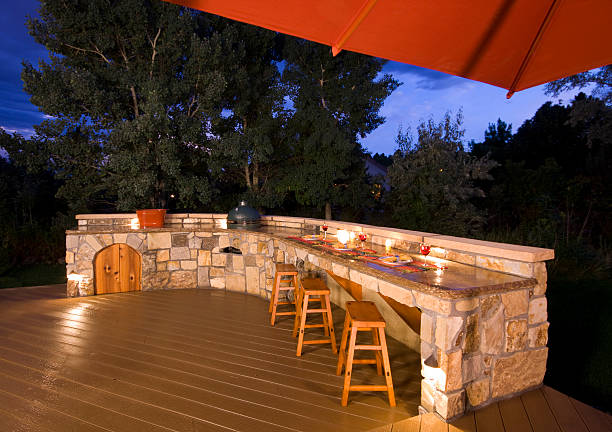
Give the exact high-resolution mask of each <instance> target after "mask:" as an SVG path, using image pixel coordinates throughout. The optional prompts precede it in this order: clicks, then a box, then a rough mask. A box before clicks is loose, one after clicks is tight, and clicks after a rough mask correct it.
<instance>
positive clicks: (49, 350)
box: [0, 285, 612, 432]
mask: <svg viewBox="0 0 612 432" xmlns="http://www.w3.org/2000/svg"><path fill="white" fill-rule="evenodd" d="M267 306H268V302H267V301H265V300H263V299H260V298H257V297H253V296H248V295H242V294H236V293H226V292H223V291H216V290H177V291H156V292H133V293H122V294H112V295H103V296H93V297H85V298H72V299H68V298H65V286H63V285H57V286H50V287H38V288H19V289H4V290H0V430H2V431H5V430H6V431H16V432H26V431H28V432H29V431H41V432H55V431H62V432H63V431H78V432H81V431H84V432H101V431H117V432H123V431H130V432H131V431H135V432H138V431H153V432H156V431H214V432H217V431H255V432H258V431H262V432H264V431H265V432H268V431H269V432H283V431H298V432H299V431H317V432H318V431H320V432H336V431H338V432H342V431H347V432H348V431H354V432H358V431H371V432H487V431H489V432H514V431H520V432H522V431H527V432H528V431H534V432H538V431H551V432H556V431H558V432H570V431H571V432H574V431H575V432H602V431H606V432H607V431H610V430H612V417H610V416H609V415H608V414H605V413H603V412H601V411H598V410H596V409H594V408H592V407H590V406H588V405H585V404H583V403H581V402H579V401H576V400H575V399H572V398H570V397H568V396H566V395H564V394H562V393H559V392H557V391H555V390H553V389H551V388H549V387H546V386H544V387H542V388H540V389H537V390H534V391H531V392H528V393H525V394H523V395H522V396H519V397H515V398H513V399H510V400H505V401H501V402H497V403H493V404H491V405H489V406H487V407H484V408H482V409H479V410H476V411H473V412H469V413H467V414H466V415H465V416H464V417H462V418H460V419H458V420H455V421H453V422H452V423H450V424H447V423H445V422H443V421H441V420H440V419H439V418H438V417H436V416H435V415H434V414H425V415H418V405H419V400H420V380H421V376H420V357H419V354H418V353H415V352H413V351H411V350H409V349H408V348H406V347H405V346H403V345H402V344H400V343H399V342H397V341H395V340H393V339H391V338H389V341H388V344H389V356H390V358H391V369H392V373H393V381H394V387H395V393H396V398H397V402H398V406H397V407H396V408H391V407H389V405H388V402H387V399H386V395H384V394H382V393H375V392H354V393H351V398H350V401H349V405H348V407H346V408H344V407H342V406H341V405H340V395H341V389H342V385H343V379H342V377H338V376H336V375H335V366H336V361H337V357H336V356H335V355H334V354H333V353H332V352H331V350H330V349H329V347H328V346H308V347H307V348H306V349H305V353H304V355H303V356H302V357H301V358H298V357H296V356H295V347H296V341H295V339H294V338H293V337H292V335H291V331H292V328H293V317H286V316H282V317H279V320H278V321H277V324H276V325H275V326H274V327H271V326H270V325H269V323H268V318H269V317H268V313H267ZM343 320H344V312H343V311H342V310H341V309H338V308H334V324H335V328H336V332H337V335H336V336H337V337H339V335H340V330H341V328H342V323H343ZM311 331H312V332H313V334H314V333H315V332H317V331H320V330H318V329H314V330H311ZM354 379H355V380H359V382H360V383H364V384H372V383H377V382H378V380H380V379H381V378H380V377H379V376H377V375H376V372H375V368H373V367H370V366H360V367H359V368H355V370H354Z"/></svg>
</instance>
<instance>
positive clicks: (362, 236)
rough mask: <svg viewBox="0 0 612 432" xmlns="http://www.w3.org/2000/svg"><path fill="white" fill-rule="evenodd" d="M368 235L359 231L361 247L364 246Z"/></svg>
mask: <svg viewBox="0 0 612 432" xmlns="http://www.w3.org/2000/svg"><path fill="white" fill-rule="evenodd" d="M367 238H368V236H367V235H366V234H365V233H363V232H362V233H359V240H361V249H363V248H364V244H365V241H366V239H367Z"/></svg>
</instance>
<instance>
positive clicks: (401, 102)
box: [0, 0, 576, 153]
mask: <svg viewBox="0 0 612 432" xmlns="http://www.w3.org/2000/svg"><path fill="white" fill-rule="evenodd" d="M37 8H38V1H36V0H21V1H16V2H12V3H11V4H10V6H8V7H6V8H5V9H4V11H3V13H2V15H0V26H2V38H1V39H0V98H1V100H2V104H0V127H3V128H4V129H5V130H6V131H8V132H17V133H19V134H22V135H25V136H29V135H31V134H32V133H33V132H34V130H33V125H35V124H38V123H40V122H41V121H42V120H43V118H44V114H43V113H41V112H40V111H38V109H37V107H35V106H34V105H32V104H31V103H30V102H29V95H28V94H26V93H25V92H24V91H23V88H22V82H21V78H20V73H21V69H22V66H21V61H22V60H29V61H30V62H32V63H33V64H37V63H38V59H40V58H45V59H46V58H47V53H46V50H45V49H44V48H43V47H42V46H40V45H38V44H36V43H35V42H34V40H33V38H32V37H31V36H30V35H29V34H28V32H27V29H26V27H25V19H26V15H27V14H33V15H35V14H36V10H37ZM330 55H331V54H330ZM384 71H385V72H388V73H391V74H393V75H394V77H395V78H396V79H397V80H399V81H400V82H402V83H403V85H401V86H400V87H399V88H398V89H397V90H396V91H395V92H394V93H393V94H392V95H391V96H390V97H389V98H387V100H386V101H385V105H384V107H383V108H382V110H381V113H382V115H383V116H384V117H385V118H386V122H385V124H384V125H382V126H381V127H379V128H378V129H377V130H375V131H374V132H373V133H372V134H370V135H369V136H368V137H366V138H365V139H364V140H362V143H363V144H364V146H365V147H366V149H367V150H368V151H371V152H372V153H376V152H379V153H380V152H383V153H393V151H394V150H395V148H396V146H395V136H396V135H397V130H398V128H399V127H400V125H401V126H402V127H403V129H406V128H407V127H410V128H411V129H412V130H413V131H415V129H416V126H417V124H418V123H419V122H420V121H421V120H427V119H429V118H430V117H432V118H433V119H434V120H440V119H441V118H442V116H443V115H444V113H445V112H446V111H449V110H450V111H451V112H452V113H456V112H457V111H458V110H459V109H463V115H464V126H465V129H466V134H465V139H466V142H467V141H469V140H471V139H474V140H476V141H481V140H482V139H483V137H484V131H485V130H486V128H487V126H488V124H489V123H494V122H496V121H497V119H498V118H501V119H502V120H504V121H505V122H507V123H511V124H512V126H513V131H516V129H517V128H518V127H519V126H520V125H521V124H522V123H523V121H525V120H526V119H528V118H530V117H531V116H533V114H534V113H535V111H536V110H537V109H538V107H539V106H540V105H542V104H543V103H544V102H546V101H548V100H552V99H551V98H549V97H548V96H546V95H545V94H544V90H543V86H539V87H534V88H531V89H528V90H524V91H521V92H518V93H516V94H515V95H514V96H513V97H512V98H511V99H509V100H508V99H506V90H504V89H501V88H497V87H493V86H491V85H488V84H483V83H479V82H476V81H471V80H468V79H464V78H459V77H455V76H451V75H447V74H444V73H441V72H436V71H432V70H428V69H422V68H419V67H416V66H410V65H406V64H402V63H397V62H389V63H387V65H386V66H385V69H384ZM575 93H576V92H571V93H567V94H564V95H562V98H561V99H562V101H563V102H564V103H567V102H569V101H570V100H571V98H572V97H573V96H574V95H575ZM554 100H555V102H556V101H557V100H558V99H554Z"/></svg>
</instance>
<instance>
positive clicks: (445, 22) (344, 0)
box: [167, 0, 612, 97]
mask: <svg viewBox="0 0 612 432" xmlns="http://www.w3.org/2000/svg"><path fill="white" fill-rule="evenodd" d="M167 1H170V2H172V3H176V4H181V5H183V6H187V7H190V8H193V9H199V10H202V11H206V12H210V13H213V14H216V15H221V16H224V17H226V18H230V19H233V20H236V21H241V22H245V23H249V24H254V25H256V26H260V27H265V28H267V29H270V30H274V31H277V32H281V33H286V34H290V35H293V36H298V37H300V38H304V39H309V40H311V41H315V42H319V43H322V44H326V45H330V46H331V47H332V52H333V54H334V55H336V54H338V53H339V52H340V51H341V50H349V51H355V52H359V53H363V54H368V55H371V56H375V57H381V58H385V59H389V60H395V61H399V62H403V63H409V64H412V65H416V66H421V67H424V68H428V69H434V70H437V71H441V72H445V73H448V74H452V75H458V76H462V77H465V78H469V79H472V80H476V81H482V82H485V83H488V84H492V85H495V86H498V87H502V88H505V89H508V90H509V92H508V97H510V96H511V95H512V94H513V93H514V92H516V91H520V90H524V89H526V88H529V87H533V86H536V85H539V84H542V83H545V82H549V81H553V80H555V79H559V78H563V77H565V76H569V75H573V74H576V73H579V72H583V71H586V70H589V69H594V68H597V67H600V66H604V65H607V64H610V63H612V30H611V27H612V26H611V24H612V0H167Z"/></svg>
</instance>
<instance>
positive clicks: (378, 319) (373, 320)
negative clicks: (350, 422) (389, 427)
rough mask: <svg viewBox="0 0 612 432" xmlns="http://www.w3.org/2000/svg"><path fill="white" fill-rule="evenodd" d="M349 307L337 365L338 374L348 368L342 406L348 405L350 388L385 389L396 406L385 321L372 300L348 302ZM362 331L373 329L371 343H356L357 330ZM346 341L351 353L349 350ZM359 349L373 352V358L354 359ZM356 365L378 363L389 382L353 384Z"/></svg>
mask: <svg viewBox="0 0 612 432" xmlns="http://www.w3.org/2000/svg"><path fill="white" fill-rule="evenodd" d="M346 306H347V307H346V317H345V319H344V328H343V329H342V341H341V343H340V353H339V356H338V365H337V367H336V375H340V374H341V373H342V369H343V368H345V373H344V388H343V390H342V406H347V404H348V396H349V392H350V391H386V392H387V395H388V397H389V405H391V406H392V407H394V406H395V392H394V391H393V380H392V377H391V364H390V362H389V353H388V351H387V341H386V339H385V326H386V323H385V321H384V320H383V318H382V316H381V315H380V313H379V312H378V309H376V306H375V305H374V303H372V302H347V303H346ZM359 331H370V332H371V333H372V344H371V345H357V342H356V341H357V333H358V332H359ZM349 334H350V336H349ZM347 342H348V353H347V352H346V345H347ZM359 350H368V351H374V358H373V359H355V351H359ZM381 362H382V367H381ZM353 364H376V370H377V372H378V374H379V375H380V374H381V372H384V375H385V381H386V385H351V375H352V372H353Z"/></svg>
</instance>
